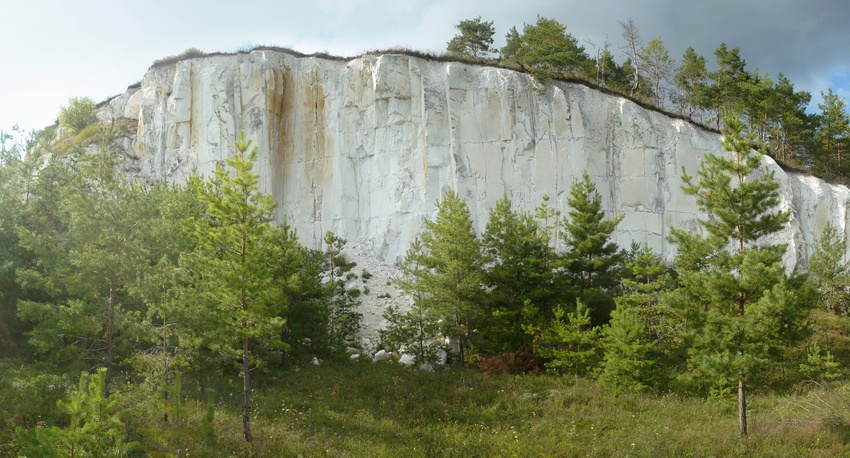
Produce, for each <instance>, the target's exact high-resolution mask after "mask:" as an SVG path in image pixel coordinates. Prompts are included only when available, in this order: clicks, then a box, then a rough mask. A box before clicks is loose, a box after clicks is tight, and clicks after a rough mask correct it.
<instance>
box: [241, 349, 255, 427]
mask: <svg viewBox="0 0 850 458" xmlns="http://www.w3.org/2000/svg"><path fill="white" fill-rule="evenodd" d="M242 392H243V394H244V395H245V405H244V406H243V408H242V433H243V435H244V436H245V442H253V440H254V438H253V436H252V434H251V379H250V372H248V338H247V337H243V338H242Z"/></svg>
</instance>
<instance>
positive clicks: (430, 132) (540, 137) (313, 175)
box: [100, 50, 850, 348]
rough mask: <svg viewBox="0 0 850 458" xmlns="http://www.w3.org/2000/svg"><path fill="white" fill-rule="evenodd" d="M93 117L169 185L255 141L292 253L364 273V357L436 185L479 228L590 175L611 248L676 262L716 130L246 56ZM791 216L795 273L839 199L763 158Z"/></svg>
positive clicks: (500, 80) (579, 95)
mask: <svg viewBox="0 0 850 458" xmlns="http://www.w3.org/2000/svg"><path fill="white" fill-rule="evenodd" d="M100 116H101V117H102V118H104V119H107V118H125V119H130V120H134V121H135V122H137V123H138V129H137V132H136V134H135V136H133V137H132V138H130V139H126V140H125V143H124V144H125V148H126V149H128V151H125V157H126V158H127V162H126V163H125V171H126V172H127V173H129V174H131V175H133V176H135V177H137V178H139V179H143V180H156V179H161V178H165V179H167V180H170V181H172V182H181V181H183V180H185V179H186V177H187V176H188V175H189V174H191V173H192V172H193V171H194V170H197V171H199V172H201V173H208V172H210V171H211V170H213V168H214V167H215V164H217V163H221V162H222V161H223V159H224V158H225V157H227V156H228V155H230V154H232V153H233V152H234V147H233V142H234V140H235V137H236V133H237V132H238V131H240V130H244V131H245V134H246V136H247V137H248V138H250V139H252V140H253V141H254V143H255V144H256V145H257V146H258V147H259V151H260V155H259V160H258V162H257V164H256V169H255V170H256V172H257V173H259V174H260V182H261V188H262V190H264V191H266V192H269V193H271V194H272V195H273V196H274V198H275V200H276V201H277V203H278V204H279V207H278V209H279V218H280V219H281V220H283V219H284V218H286V219H287V220H288V222H289V223H290V224H291V225H292V226H293V227H294V228H295V229H297V231H298V235H299V237H300V239H301V241H302V242H303V243H305V244H306V245H307V246H309V247H312V248H322V246H321V244H322V238H323V236H324V234H325V233H326V232H327V231H333V232H335V233H336V234H337V235H338V236H341V237H343V238H345V239H347V240H348V241H349V242H350V244H349V246H348V247H347V249H346V254H347V255H349V257H350V258H351V259H353V260H354V261H356V262H357V263H358V266H357V267H356V269H357V270H356V272H357V273H358V274H359V273H360V271H361V270H364V269H365V270H366V271H368V273H369V274H370V275H371V278H369V279H368V280H367V282H366V283H365V284H366V285H367V287H368V288H369V290H370V291H369V294H368V295H365V296H363V302H364V306H363V313H364V325H365V326H364V327H365V328H366V330H367V331H366V332H364V333H363V336H362V338H361V346H363V347H364V348H375V347H376V345H377V334H376V330H377V329H378V328H379V327H381V326H382V324H383V319H382V317H381V314H382V312H383V310H384V309H385V307H386V306H387V305H388V304H391V303H395V302H398V301H399V293H398V292H397V291H396V290H395V288H394V287H393V286H392V285H391V284H388V283H391V280H392V278H394V277H395V276H397V275H398V274H399V273H398V269H397V268H396V267H395V265H396V264H397V263H398V262H399V261H400V260H401V259H402V258H403V256H404V253H405V251H406V249H407V248H408V246H409V245H410V242H411V241H412V240H413V238H414V237H416V236H417V235H418V234H419V232H420V230H421V229H422V227H423V221H424V220H425V219H426V218H431V217H433V216H434V215H435V203H436V202H437V200H438V199H439V198H440V196H441V195H442V194H443V193H444V192H445V191H446V190H448V189H454V190H456V191H457V192H458V193H459V195H460V196H461V197H462V198H464V199H465V200H466V202H467V204H468V206H469V208H470V211H471V213H472V215H473V218H474V220H475V228H476V230H478V231H483V229H484V226H485V224H486V221H487V215H488V211H489V209H490V208H491V207H492V206H493V205H494V204H495V203H496V201H497V200H498V199H500V198H501V197H502V196H503V195H507V196H508V197H509V198H510V199H511V200H512V201H513V203H514V205H515V207H516V208H518V209H521V210H529V211H530V210H533V209H534V207H536V206H537V205H538V204H540V202H541V200H542V198H543V196H544V195H548V196H550V197H551V200H550V204H551V205H553V206H555V207H556V208H558V209H560V210H562V211H564V210H566V201H567V198H568V196H569V187H570V183H571V182H573V181H574V180H576V179H578V178H580V177H581V175H582V172H584V171H587V172H588V173H589V175H590V177H591V179H592V180H593V182H594V183H595V184H596V186H597V188H598V190H599V192H600V193H601V195H602V198H603V203H604V205H605V209H606V212H607V213H608V214H609V215H612V216H613V215H615V214H624V215H625V217H624V219H623V221H622V223H620V225H619V227H618V229H617V231H616V232H615V234H614V238H615V240H616V242H617V243H619V244H620V246H622V247H628V246H629V245H630V244H631V243H632V241H636V242H638V243H641V244H643V243H646V244H648V245H649V247H650V248H652V249H653V250H655V251H656V252H658V253H660V254H661V255H662V256H663V257H664V258H665V259H667V260H671V259H672V258H673V256H674V255H675V246H673V245H671V244H670V243H669V242H668V241H667V236H668V235H669V234H670V229H671V228H673V227H678V228H685V229H688V230H698V228H697V226H698V225H697V218H698V217H699V215H697V212H696V203H695V200H694V198H693V197H689V196H685V195H684V193H683V192H682V191H681V185H682V180H681V172H682V169H683V168H684V169H686V170H687V171H688V173H690V174H693V173H694V172H695V171H696V170H697V167H698V165H699V163H700V162H701V160H702V158H703V156H704V155H705V154H706V153H720V152H721V151H722V148H721V144H720V135H719V134H717V133H713V132H710V131H707V130H705V129H702V128H700V127H697V126H695V125H693V124H691V123H688V122H685V121H682V120H678V119H673V118H670V117H668V116H666V115H664V114H663V113H659V112H655V111H651V110H647V109H644V108H642V107H640V106H638V105H637V104H635V103H633V102H631V101H629V100H626V99H624V98H622V97H617V96H613V95H609V94H604V93H602V92H599V91H596V90H594V89H591V88H588V87H585V86H583V85H579V84H571V83H562V82H555V83H553V84H552V85H550V86H547V87H546V88H541V87H540V86H538V85H537V84H536V83H535V82H534V81H533V80H532V79H531V78H530V77H529V76H528V75H526V74H522V73H518V72H515V71H511V70H506V69H500V68H494V67H479V66H473V65H467V64H462V63H456V62H439V61H432V60H427V59H423V58H417V57H410V56H407V55H398V54H384V55H366V56H363V57H360V58H355V59H351V60H333V59H323V58H317V57H296V56H293V55H290V54H287V53H283V52H277V51H269V50H258V51H252V52H250V53H241V54H235V55H217V56H209V57H204V58H196V59H191V60H185V61H182V62H178V63H176V64H171V65H167V66H163V67H160V68H154V69H152V70H150V71H149V72H148V73H147V74H146V75H145V76H144V78H143V80H142V82H141V85H140V86H132V87H131V88H129V89H128V90H127V92H126V93H125V94H122V95H121V96H118V97H116V98H113V99H112V100H110V101H109V102H108V103H107V104H106V105H105V106H104V107H103V108H102V111H101V113H100ZM763 163H764V170H772V171H773V172H774V173H775V177H776V179H777V180H778V181H779V183H780V186H781V193H782V203H781V207H782V208H786V209H790V210H791V212H792V217H791V222H790V224H789V225H787V227H786V228H785V229H784V230H783V231H781V232H780V233H778V234H776V235H775V236H773V237H772V240H771V242H773V241H777V242H784V243H787V244H788V245H789V250H788V252H787V254H786V257H785V262H786V265H787V266H789V268H790V267H794V266H796V267H805V264H806V260H807V259H808V256H809V255H810V254H811V252H812V250H813V249H814V246H815V243H816V241H817V237H818V235H819V234H820V232H821V231H822V230H823V228H824V227H825V226H826V225H827V224H828V223H831V224H833V225H834V226H836V227H837V228H838V229H839V231H841V232H842V233H844V234H845V236H846V235H848V234H847V224H846V223H847V216H848V215H847V208H848V205H850V191H848V189H847V188H846V187H843V186H837V185H830V184H827V183H825V182H823V181H822V180H819V179H816V178H813V177H811V176H807V175H802V174H797V173H787V172H785V171H784V170H782V169H781V168H780V167H779V166H777V165H776V163H775V162H774V161H773V160H772V159H770V158H767V157H766V158H764V161H763Z"/></svg>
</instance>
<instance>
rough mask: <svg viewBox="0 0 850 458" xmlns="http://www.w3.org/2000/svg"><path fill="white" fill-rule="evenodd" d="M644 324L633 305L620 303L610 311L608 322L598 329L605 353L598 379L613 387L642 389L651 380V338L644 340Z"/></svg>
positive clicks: (653, 363)
mask: <svg viewBox="0 0 850 458" xmlns="http://www.w3.org/2000/svg"><path fill="white" fill-rule="evenodd" d="M646 335H647V325H646V322H645V321H643V320H642V317H640V316H639V315H638V311H637V309H634V308H629V307H628V306H621V305H620V304H619V303H618V304H617V308H616V309H614V311H613V312H611V322H610V323H608V325H606V326H605V327H604V328H603V330H602V346H603V348H604V351H605V357H604V360H603V362H602V366H601V371H600V374H599V382H600V383H602V384H603V385H607V386H609V387H611V388H613V389H614V390H616V391H619V390H625V391H636V392H637V391H644V390H646V389H648V388H649V387H650V384H651V383H652V381H651V378H652V367H653V366H654V365H655V363H656V361H655V359H654V358H653V355H652V351H653V350H654V347H655V345H656V342H655V341H647V340H646Z"/></svg>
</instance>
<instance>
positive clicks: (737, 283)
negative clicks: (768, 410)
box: [668, 118, 811, 435]
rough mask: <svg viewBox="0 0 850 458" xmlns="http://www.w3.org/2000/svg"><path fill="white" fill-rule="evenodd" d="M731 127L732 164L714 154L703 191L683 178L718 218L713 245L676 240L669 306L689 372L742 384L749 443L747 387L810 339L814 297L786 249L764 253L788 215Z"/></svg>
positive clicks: (702, 177)
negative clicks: (683, 332)
mask: <svg viewBox="0 0 850 458" xmlns="http://www.w3.org/2000/svg"><path fill="white" fill-rule="evenodd" d="M727 125H728V128H727V130H726V133H725V136H724V139H723V145H724V147H725V148H726V150H727V151H729V152H730V156H727V157H722V156H716V155H713V154H707V155H706V156H705V159H704V162H703V163H702V165H701V166H700V169H699V172H698V176H699V180H698V181H697V182H696V183H693V178H692V177H690V176H688V175H687V174H686V173H685V174H684V178H683V179H684V182H685V185H684V186H683V190H684V191H685V193H686V194H688V195H694V196H696V198H697V205H698V207H699V209H700V211H702V212H704V213H707V214H709V215H710V218H708V219H703V220H700V224H701V225H702V226H703V228H704V229H705V231H706V232H707V236H706V237H705V238H703V236H701V235H699V234H691V233H688V232H686V231H683V230H680V229H675V230H673V233H672V237H671V239H672V241H674V242H676V243H678V245H679V253H678V255H677V259H676V268H677V272H678V274H679V276H678V281H679V288H678V289H677V291H676V292H675V293H673V294H671V295H669V296H668V299H669V302H668V305H669V306H671V307H672V308H673V309H675V310H676V311H677V313H678V314H680V317H681V319H682V320H683V323H685V324H686V325H687V332H688V334H689V335H688V339H689V343H690V347H689V360H688V361H689V366H690V368H691V369H692V370H693V371H695V372H696V373H697V374H700V375H702V376H703V377H704V380H705V381H706V382H707V383H708V384H710V385H713V387H714V388H716V389H724V388H728V387H730V385H731V384H732V383H733V382H734V381H736V380H737V384H738V391H739V411H740V412H741V413H740V415H739V417H740V418H741V424H740V432H741V434H742V435H746V434H747V428H746V404H745V388H744V387H745V382H746V383H749V382H752V381H756V380H758V379H759V376H760V375H764V372H765V371H766V370H767V369H768V368H769V367H770V366H771V365H773V364H777V363H778V362H779V360H780V357H781V355H782V353H783V351H784V350H785V349H787V348H790V347H792V346H793V345H794V343H796V342H798V341H799V339H801V338H802V337H803V336H805V333H806V325H805V322H804V320H805V318H806V316H807V315H808V311H809V307H810V304H811V295H810V294H809V291H808V289H807V288H805V285H804V284H803V282H801V281H800V280H799V279H798V278H794V277H789V276H788V275H787V274H786V273H785V271H784V269H783V267H782V254H783V253H784V251H785V246H784V245H777V246H769V245H760V243H763V237H765V236H767V235H769V234H772V233H774V232H776V231H778V230H779V229H781V227H782V226H783V225H784V224H785V223H787V221H788V219H789V213H788V212H787V211H776V210H775V207H776V205H777V204H778V203H779V198H778V187H779V185H778V183H777V182H776V181H775V180H774V179H773V174H772V173H771V172H767V173H764V174H763V175H761V176H759V175H756V174H755V173H754V172H755V170H756V169H757V168H758V167H759V164H760V155H759V154H758V153H754V152H753V151H752V150H751V149H750V147H749V145H750V142H749V141H748V139H746V138H744V137H743V136H742V134H741V131H742V129H743V125H742V124H741V123H740V122H739V121H738V120H737V119H735V118H729V119H728V120H727ZM733 180H734V183H733Z"/></svg>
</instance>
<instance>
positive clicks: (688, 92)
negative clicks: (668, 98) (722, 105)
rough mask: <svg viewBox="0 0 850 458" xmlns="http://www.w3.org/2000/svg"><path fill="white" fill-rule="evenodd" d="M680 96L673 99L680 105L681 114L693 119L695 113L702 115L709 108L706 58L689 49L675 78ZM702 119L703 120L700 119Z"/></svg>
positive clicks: (677, 95)
mask: <svg viewBox="0 0 850 458" xmlns="http://www.w3.org/2000/svg"><path fill="white" fill-rule="evenodd" d="M673 79H674V81H675V83H676V88H677V89H678V91H679V92H678V94H676V95H675V96H674V97H673V100H674V102H675V103H676V104H677V105H679V113H681V114H683V115H686V116H688V117H689V118H693V117H694V114H695V113H700V114H701V113H702V110H703V109H705V108H707V106H706V104H707V100H706V97H707V91H708V87H709V86H708V85H709V82H708V70H707V69H706V66H705V57H703V56H701V55H700V54H698V53H697V52H696V51H695V50H694V48H692V47H689V48H688V49H686V50H685V54H684V55H683V56H682V64H681V65H679V67H678V68H677V69H676V71H675V75H674V77H673ZM700 119H702V118H700Z"/></svg>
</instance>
